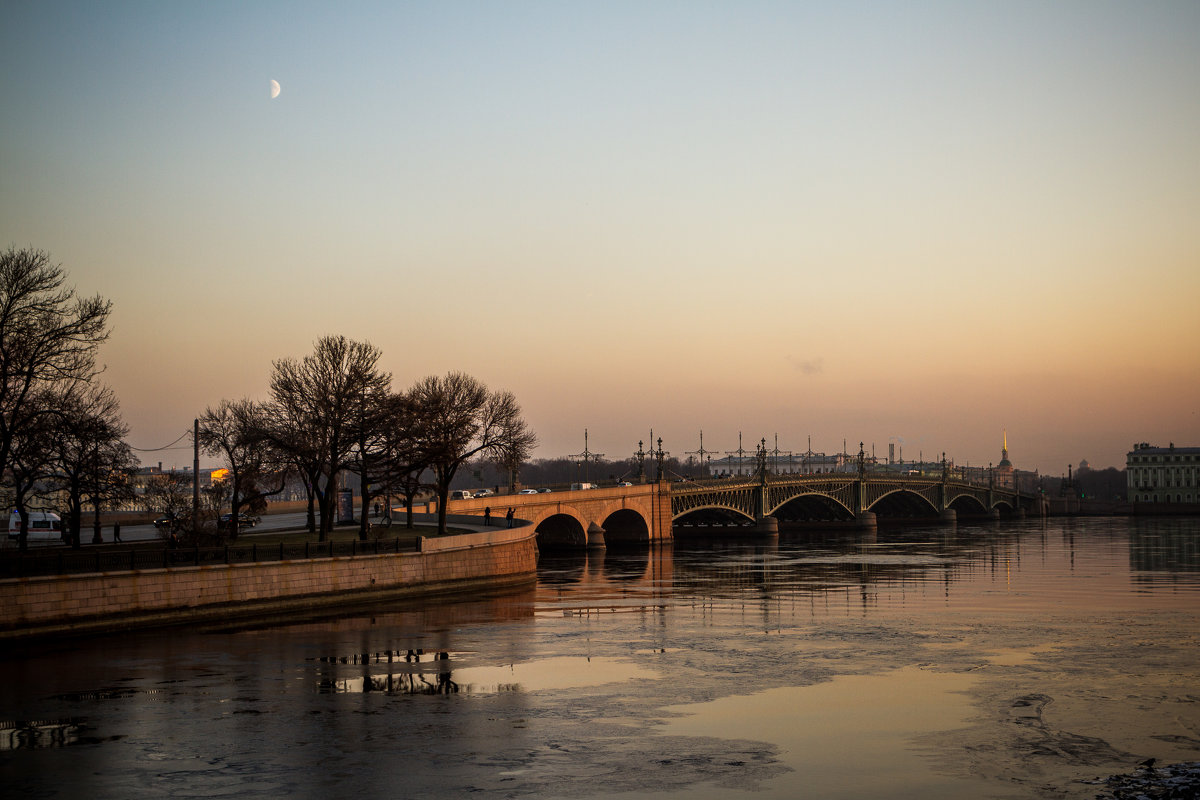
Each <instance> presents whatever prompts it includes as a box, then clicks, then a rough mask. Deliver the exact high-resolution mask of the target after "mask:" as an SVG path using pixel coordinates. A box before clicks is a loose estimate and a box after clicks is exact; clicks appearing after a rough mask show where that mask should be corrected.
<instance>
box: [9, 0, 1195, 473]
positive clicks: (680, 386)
mask: <svg viewBox="0 0 1200 800" xmlns="http://www.w3.org/2000/svg"><path fill="white" fill-rule="evenodd" d="M272 81H275V82H277V85H278V91H277V92H276V91H275V88H276V87H275V85H274V84H273V83H272ZM276 94H277V96H274V97H273V96H272V95H276ZM0 109H2V112H0V187H2V188H0V245H2V246H4V247H8V246H10V245H11V246H16V247H35V248H38V249H42V250H45V251H47V252H48V253H49V254H50V257H51V258H52V260H53V261H55V262H56V263H61V264H62V265H63V267H64V269H65V270H66V271H67V272H68V273H69V275H70V278H71V280H72V282H73V283H74V284H75V286H76V287H77V289H78V290H79V292H80V293H82V294H85V295H87V294H92V293H97V292H98V293H100V294H102V295H103V296H105V297H107V298H109V299H111V300H112V301H113V303H114V314H113V317H112V336H111V338H110V340H109V341H108V342H107V343H106V344H105V345H104V347H103V348H102V350H101V353H100V358H101V360H102V361H103V362H104V363H105V364H106V365H107V370H106V372H105V375H104V380H105V381H106V382H107V383H108V384H109V385H111V386H112V388H113V389H114V391H115V392H116V394H117V396H118V397H119V398H120V401H121V407H122V413H123V416H124V418H125V420H126V421H127V422H128V423H129V425H130V427H131V434H130V437H129V440H130V443H131V444H132V445H133V446H134V447H137V448H139V449H141V450H142V452H140V455H141V456H142V458H143V460H144V462H145V463H147V464H153V463H157V462H158V461H159V460H161V461H163V463H164V465H167V466H170V465H177V466H183V465H187V464H190V455H188V453H187V451H186V450H166V451H161V452H159V453H155V452H146V451H147V450H148V449H149V448H155V447H162V446H164V445H167V444H168V443H170V442H172V441H173V440H175V439H176V438H177V437H178V436H180V435H181V434H183V433H184V432H185V431H187V430H189V429H190V426H191V421H192V419H193V418H195V417H196V416H197V415H199V414H200V413H201V412H203V411H204V409H205V407H207V406H210V405H215V404H216V403H218V402H219V401H220V400H221V399H223V398H229V399H235V398H240V397H251V398H255V399H263V398H265V397H266V391H267V385H268V380H269V377H270V373H271V362H272V361H273V360H275V359H279V358H283V357H300V356H303V355H306V354H307V353H309V352H311V350H312V346H313V343H314V342H315V341H316V340H317V339H318V338H319V337H321V336H323V335H326V334H344V335H346V336H348V337H350V338H353V339H360V340H366V341H370V342H372V343H373V344H375V345H377V346H378V347H380V348H381V350H382V351H383V364H382V366H383V368H384V369H386V370H388V371H390V372H391V373H392V375H393V377H394V381H395V387H396V388H397V389H403V388H407V387H408V386H410V385H411V384H412V383H414V382H415V381H416V380H418V379H420V378H422V377H424V376H426V375H430V374H443V373H445V372H448V371H452V370H454V371H463V372H467V373H469V374H471V375H473V376H475V377H477V378H479V379H480V380H482V381H484V382H486V383H487V384H488V385H489V386H491V387H492V388H501V389H508V390H511V391H512V392H513V393H514V394H515V395H516V397H517V398H518V400H519V401H520V403H521V405H522V407H523V409H524V410H525V413H526V417H527V420H528V422H529V424H530V426H531V427H532V428H533V429H534V430H535V431H536V432H537V434H538V436H539V438H540V440H541V444H540V447H539V448H538V450H537V452H536V453H535V457H546V458H549V457H556V456H562V455H568V454H573V453H578V452H581V451H582V449H583V431H584V428H587V429H588V431H589V446H590V448H591V449H592V450H594V451H597V452H602V453H605V454H606V456H607V457H608V458H610V459H615V458H623V457H629V456H631V455H632V454H633V452H634V451H635V450H636V449H637V443H638V440H639V439H641V440H643V441H647V444H648V443H649V442H648V439H649V436H650V430H651V429H653V431H654V436H655V437H658V436H662V438H663V446H664V448H665V449H667V450H669V451H670V452H671V453H672V454H674V455H676V456H682V457H686V452H687V451H692V450H695V449H696V448H697V446H698V444H699V431H700V430H701V429H703V431H704V443H705V448H706V449H712V450H714V451H720V452H724V451H730V450H734V449H736V448H737V437H738V432H739V431H741V432H742V433H743V435H744V439H745V441H746V442H756V441H758V440H759V439H761V438H764V437H765V438H766V439H767V440H768V442H770V443H771V444H772V446H773V445H774V437H775V435H776V434H778V436H779V446H780V448H781V449H783V450H791V451H795V452H799V451H802V450H804V449H806V447H807V446H808V437H809V436H811V437H812V447H813V449H814V450H818V451H825V452H836V451H839V450H840V449H841V447H842V442H843V440H845V441H846V442H848V443H849V447H850V448H851V449H852V450H855V451H856V450H857V444H858V442H860V441H862V442H864V443H865V444H866V446H867V448H868V449H869V448H871V447H872V445H873V446H874V447H875V451H876V454H877V455H880V456H884V455H886V453H887V446H888V443H889V442H897V443H900V444H902V446H903V452H904V456H905V458H906V459H912V458H916V457H917V455H918V453H921V452H923V453H924V455H925V457H926V458H930V457H931V456H933V455H934V454H937V456H938V457H940V454H941V453H942V452H943V451H945V452H946V453H947V455H948V456H949V457H951V458H953V459H955V461H957V462H958V463H960V464H963V463H970V464H972V465H986V464H988V463H989V462H997V461H999V458H1000V449H1001V445H1002V432H1003V431H1004V430H1007V432H1008V444H1009V451H1010V455H1011V458H1012V461H1013V463H1014V464H1015V465H1016V466H1017V467H1018V468H1021V469H1038V470H1041V471H1042V472H1043V473H1045V474H1051V475H1057V474H1061V473H1065V472H1066V470H1067V466H1068V464H1071V465H1078V463H1079V461H1080V460H1081V459H1086V460H1087V461H1089V462H1090V464H1091V465H1092V466H1093V467H1095V468H1104V467H1108V466H1117V467H1122V466H1123V465H1124V458H1125V453H1126V452H1127V451H1128V450H1129V449H1130V448H1131V447H1132V445H1133V444H1134V443H1135V442H1140V441H1148V442H1151V443H1154V444H1159V445H1163V446H1165V445H1167V444H1169V443H1170V442H1175V443H1176V444H1180V445H1183V444H1190V445H1198V444H1200V313H1198V312H1197V301H1198V300H1200V224H1197V220H1200V144H1198V143H1200V4H1197V3H1195V2H1154V3H1145V4H1130V3H1123V2H1103V1H1101V2H1082V1H1075V0H1067V1H1066V2H1061V3H1053V4H1047V3H1042V2H1004V3H989V2H983V3H967V4H964V3H953V2H918V3H915V4H902V5H901V4H889V3H875V2H861V3H787V2H746V3H741V2H739V3H718V2H698V3H690V4H677V3H666V2H651V3H631V2H613V3H602V4H593V3H552V2H515V3H507V4H491V3H482V2H451V3H408V4H396V3H387V2H378V3H374V2H371V3H364V2H358V3H355V2H351V3H348V4H337V5H336V6H335V5H329V4H320V3H306V2H299V3H278V2H252V3H234V2H214V3H205V4H178V3H157V2H113V3H103V4H97V3H85V2H55V1H54V0H49V1H48V2H25V1H24V0H13V1H12V2H7V3H5V4H3V6H2V7H0Z"/></svg>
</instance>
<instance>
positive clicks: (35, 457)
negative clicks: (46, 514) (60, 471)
mask: <svg viewBox="0 0 1200 800" xmlns="http://www.w3.org/2000/svg"><path fill="white" fill-rule="evenodd" d="M26 402H27V405H28V406H29V407H32V408H35V409H39V411H38V412H37V413H30V416H29V419H28V421H27V422H26V424H25V425H24V426H22V428H21V430H20V431H19V432H18V433H16V434H15V435H14V436H13V437H12V438H11V440H10V442H9V451H8V468H7V469H6V470H5V472H4V480H5V484H6V485H5V490H6V491H5V494H6V495H7V497H6V499H7V500H9V501H11V505H12V506H13V507H14V508H15V509H16V511H17V514H18V515H19V518H20V532H19V534H18V543H19V547H20V549H21V550H25V549H26V548H27V547H28V545H29V511H30V509H31V508H36V507H45V504H46V503H47V502H48V495H49V490H50V479H51V478H52V476H53V464H52V462H51V460H50V447H49V446H48V441H49V439H50V434H51V422H52V420H53V417H51V416H50V415H49V414H46V413H42V412H41V411H40V409H47V408H51V407H53V400H52V398H51V393H50V392H49V391H47V390H44V389H43V390H41V391H39V392H36V393H34V394H32V395H31V396H30V397H29V398H28V399H27V401H26Z"/></svg>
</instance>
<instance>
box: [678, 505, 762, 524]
mask: <svg viewBox="0 0 1200 800" xmlns="http://www.w3.org/2000/svg"><path fill="white" fill-rule="evenodd" d="M671 522H672V523H673V524H675V525H711V526H713V527H720V526H722V525H745V524H746V523H748V522H754V516H753V515H751V514H747V513H746V512H745V511H744V510H742V509H740V508H734V507H731V506H728V505H725V504H723V503H713V504H710V505H701V506H696V507H695V508H689V509H688V510H687V511H684V512H682V513H680V514H676V515H675V517H674V518H673V519H672V520H671Z"/></svg>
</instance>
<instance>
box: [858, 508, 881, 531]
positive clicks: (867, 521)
mask: <svg viewBox="0 0 1200 800" xmlns="http://www.w3.org/2000/svg"><path fill="white" fill-rule="evenodd" d="M878 526H879V524H878V522H877V520H876V519H875V512H874V511H860V512H858V514H856V515H855V516H854V527H855V528H858V529H859V530H868V531H869V530H874V529H875V528H877V527H878Z"/></svg>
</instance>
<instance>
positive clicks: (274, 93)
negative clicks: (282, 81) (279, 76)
mask: <svg viewBox="0 0 1200 800" xmlns="http://www.w3.org/2000/svg"><path fill="white" fill-rule="evenodd" d="M276 97H279V81H275V80H273V81H271V99H272V100H274V99H275V98H276Z"/></svg>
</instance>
